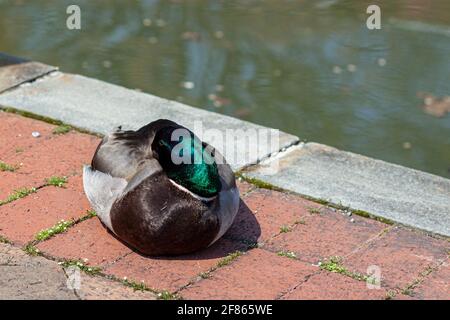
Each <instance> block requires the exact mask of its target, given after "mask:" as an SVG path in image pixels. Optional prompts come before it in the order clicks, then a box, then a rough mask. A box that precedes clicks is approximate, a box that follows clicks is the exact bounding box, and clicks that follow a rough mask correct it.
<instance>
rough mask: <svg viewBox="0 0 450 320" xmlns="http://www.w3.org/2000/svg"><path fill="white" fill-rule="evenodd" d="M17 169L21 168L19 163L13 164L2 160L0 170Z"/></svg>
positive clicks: (12, 170)
mask: <svg viewBox="0 0 450 320" xmlns="http://www.w3.org/2000/svg"><path fill="white" fill-rule="evenodd" d="M17 169H19V166H17V165H14V166H13V165H10V164H7V163H5V162H3V161H0V171H8V172H14V171H16V170H17Z"/></svg>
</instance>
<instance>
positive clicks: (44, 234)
mask: <svg viewBox="0 0 450 320" xmlns="http://www.w3.org/2000/svg"><path fill="white" fill-rule="evenodd" d="M74 224H75V221H74V220H71V221H64V220H61V221H60V222H58V223H57V224H56V225H54V226H53V227H51V228H48V229H45V230H42V231H40V232H39V233H38V234H37V235H36V237H35V238H36V240H37V241H39V242H41V241H45V240H48V239H50V238H52V237H54V236H55V235H57V234H59V233H63V232H65V231H67V229H68V228H70V227H71V226H73V225H74Z"/></svg>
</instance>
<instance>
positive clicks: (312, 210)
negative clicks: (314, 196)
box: [308, 207, 320, 214]
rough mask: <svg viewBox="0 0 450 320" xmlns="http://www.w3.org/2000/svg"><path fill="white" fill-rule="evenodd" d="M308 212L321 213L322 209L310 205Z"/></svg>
mask: <svg viewBox="0 0 450 320" xmlns="http://www.w3.org/2000/svg"><path fill="white" fill-rule="evenodd" d="M308 212H309V213H311V214H320V209H319V208H314V207H309V208H308Z"/></svg>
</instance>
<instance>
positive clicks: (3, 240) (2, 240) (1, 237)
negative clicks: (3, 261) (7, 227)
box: [0, 235, 11, 244]
mask: <svg viewBox="0 0 450 320" xmlns="http://www.w3.org/2000/svg"><path fill="white" fill-rule="evenodd" d="M0 243H7V244H9V243H11V242H10V241H9V240H8V239H6V238H5V237H3V236H1V235H0Z"/></svg>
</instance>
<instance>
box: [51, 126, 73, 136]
mask: <svg viewBox="0 0 450 320" xmlns="http://www.w3.org/2000/svg"><path fill="white" fill-rule="evenodd" d="M70 130H72V127H71V126H69V125H67V124H61V125H59V126H57V127H56V128H55V129H53V132H52V133H53V134H66V133H68V132H70Z"/></svg>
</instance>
